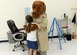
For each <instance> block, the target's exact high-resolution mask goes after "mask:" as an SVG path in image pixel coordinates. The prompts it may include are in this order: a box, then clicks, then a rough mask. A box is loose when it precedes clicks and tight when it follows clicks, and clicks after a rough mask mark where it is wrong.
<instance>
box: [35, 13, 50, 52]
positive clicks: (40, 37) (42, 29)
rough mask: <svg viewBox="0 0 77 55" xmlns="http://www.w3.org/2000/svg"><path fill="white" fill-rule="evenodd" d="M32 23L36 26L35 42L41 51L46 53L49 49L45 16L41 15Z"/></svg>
mask: <svg viewBox="0 0 77 55" xmlns="http://www.w3.org/2000/svg"><path fill="white" fill-rule="evenodd" d="M34 23H36V24H37V25H38V30H37V41H38V46H39V49H40V50H41V51H47V50H48V48H49V43H48V36H47V24H48V20H47V15H46V14H42V15H41V16H40V17H39V18H38V19H35V18H34Z"/></svg>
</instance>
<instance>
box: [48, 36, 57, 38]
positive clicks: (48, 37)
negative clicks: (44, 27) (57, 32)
mask: <svg viewBox="0 0 77 55" xmlns="http://www.w3.org/2000/svg"><path fill="white" fill-rule="evenodd" d="M57 37H58V36H53V38H57ZM48 38H52V36H49V37H48Z"/></svg>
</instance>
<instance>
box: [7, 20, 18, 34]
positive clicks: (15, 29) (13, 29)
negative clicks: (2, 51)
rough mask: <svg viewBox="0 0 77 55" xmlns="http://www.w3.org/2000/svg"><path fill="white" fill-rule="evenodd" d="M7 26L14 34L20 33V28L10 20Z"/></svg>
mask: <svg viewBox="0 0 77 55" xmlns="http://www.w3.org/2000/svg"><path fill="white" fill-rule="evenodd" d="M7 25H8V27H9V29H10V30H11V32H12V34H14V33H16V32H19V30H18V28H17V27H16V25H15V23H14V21H13V20H8V21H7Z"/></svg>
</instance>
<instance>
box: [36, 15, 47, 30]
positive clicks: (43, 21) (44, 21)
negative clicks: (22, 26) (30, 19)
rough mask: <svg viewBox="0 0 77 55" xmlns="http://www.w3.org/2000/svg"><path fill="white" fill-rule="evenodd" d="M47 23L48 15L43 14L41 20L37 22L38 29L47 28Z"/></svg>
mask: <svg viewBox="0 0 77 55" xmlns="http://www.w3.org/2000/svg"><path fill="white" fill-rule="evenodd" d="M47 24H48V20H47V15H43V16H42V17H41V22H40V23H36V25H37V26H38V29H47Z"/></svg>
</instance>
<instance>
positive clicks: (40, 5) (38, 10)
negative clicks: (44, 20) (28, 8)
mask: <svg viewBox="0 0 77 55" xmlns="http://www.w3.org/2000/svg"><path fill="white" fill-rule="evenodd" d="M32 11H33V12H32V16H33V17H34V18H39V17H40V15H41V14H43V13H45V11H46V5H45V3H44V2H43V1H34V2H33V5H32Z"/></svg>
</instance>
